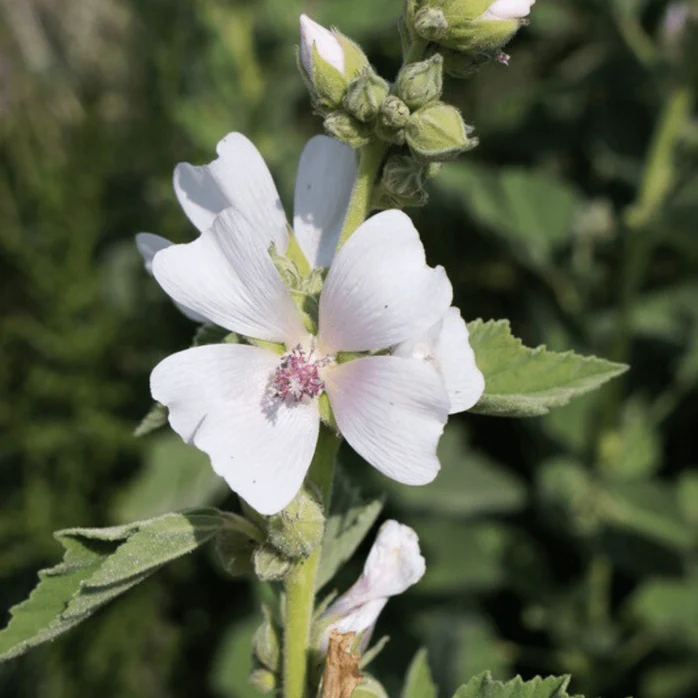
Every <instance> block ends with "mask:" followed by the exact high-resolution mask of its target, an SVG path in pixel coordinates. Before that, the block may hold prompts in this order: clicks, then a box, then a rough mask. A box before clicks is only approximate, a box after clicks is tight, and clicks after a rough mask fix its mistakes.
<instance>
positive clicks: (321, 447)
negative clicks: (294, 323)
mask: <svg viewBox="0 0 698 698" xmlns="http://www.w3.org/2000/svg"><path fill="white" fill-rule="evenodd" d="M339 443H340V437H339V436H337V434H335V433H334V432H333V431H332V430H331V429H329V428H328V427H325V426H321V427H320V436H319V438H318V443H317V448H316V449H315V456H314V457H313V462H312V464H311V466H310V479H311V480H312V482H314V483H315V485H317V486H318V487H319V488H320V491H321V492H322V498H323V503H324V505H325V511H329V505H330V496H331V494H332V479H333V474H334V462H335V457H336V455H337V449H338V448H339ZM321 548H322V546H319V547H318V549H317V550H315V552H313V553H312V554H311V555H310V557H308V558H307V559H306V560H304V561H303V562H301V563H300V564H298V565H296V567H295V568H294V569H293V571H292V572H291V573H290V574H289V576H288V577H287V578H286V583H285V585H286V623H285V629H284V648H283V672H284V698H304V696H305V692H306V674H307V665H308V644H309V640H310V625H311V622H312V618H313V609H314V607H315V578H316V577H317V571H318V566H319V564H320V552H321Z"/></svg>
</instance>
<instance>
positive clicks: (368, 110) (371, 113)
mask: <svg viewBox="0 0 698 698" xmlns="http://www.w3.org/2000/svg"><path fill="white" fill-rule="evenodd" d="M388 90H389V87H388V83H387V82H386V81H385V80H383V78H381V77H380V76H379V75H376V73H374V72H373V70H371V69H370V68H368V69H366V70H364V71H363V72H362V73H361V75H359V76H358V77H356V78H355V79H354V80H352V81H351V83H350V84H349V86H348V87H347V92H346V94H345V95H344V100H343V102H342V103H343V105H344V108H345V109H346V110H347V111H348V112H349V113H350V114H351V115H352V116H354V117H356V118H357V119H358V120H359V121H363V122H364V123H366V122H369V121H373V120H374V119H375V118H376V116H377V115H378V110H379V109H380V106H381V104H383V100H385V98H386V97H387V96H388Z"/></svg>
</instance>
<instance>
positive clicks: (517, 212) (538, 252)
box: [437, 162, 582, 269]
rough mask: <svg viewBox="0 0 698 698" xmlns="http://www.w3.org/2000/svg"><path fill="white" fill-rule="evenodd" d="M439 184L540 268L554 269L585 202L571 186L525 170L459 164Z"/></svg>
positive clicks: (521, 257)
mask: <svg viewBox="0 0 698 698" xmlns="http://www.w3.org/2000/svg"><path fill="white" fill-rule="evenodd" d="M437 184H438V186H440V187H441V188H442V189H445V190H446V191H448V192H451V193H454V194H456V195H457V196H458V198H459V200H461V201H463V202H464V203H465V208H466V210H467V212H468V213H469V214H470V215H471V216H473V217H474V218H475V219H476V220H478V221H479V222H480V223H482V224H483V225H485V226H487V227H488V228H489V229H490V230H492V231H493V232H494V233H496V234H497V235H498V236H499V237H500V238H501V239H502V240H503V241H505V242H506V243H508V244H509V245H510V246H511V249H512V252H513V253H514V254H515V255H516V256H517V257H518V258H519V260H520V261H521V262H523V263H524V264H526V265H527V266H529V267H532V268H536V269H540V268H544V267H547V266H548V265H550V263H551V261H552V256H553V253H554V252H555V250H556V249H558V248H560V247H562V246H563V245H564V244H565V243H566V242H567V241H568V240H569V239H570V232H571V228H572V223H573V219H574V215H575V212H576V211H577V209H578V207H579V206H580V204H581V202H582V198H581V197H580V195H579V194H578V193H577V191H576V190H575V189H574V188H572V187H571V186H570V185H569V184H567V183H566V182H564V181H562V180H560V179H557V178H556V177H552V176H550V175H548V174H545V173H542V172H531V171H528V170H522V169H519V168H499V169H496V170H495V169H488V168H485V167H482V166H480V165H474V164H467V163H460V162H459V163H458V164H454V165H452V166H446V167H445V168H444V171H443V172H442V173H441V176H440V177H439V179H438V180H437Z"/></svg>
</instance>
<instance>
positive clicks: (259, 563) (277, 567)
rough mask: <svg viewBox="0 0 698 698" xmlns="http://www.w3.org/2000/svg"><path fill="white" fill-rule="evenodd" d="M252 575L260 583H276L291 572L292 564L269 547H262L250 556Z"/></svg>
mask: <svg viewBox="0 0 698 698" xmlns="http://www.w3.org/2000/svg"><path fill="white" fill-rule="evenodd" d="M252 562H253V564H254V573H255V575H256V576H257V578H258V579H259V581H260V582H278V581H280V580H282V579H283V578H284V577H285V576H286V575H287V574H288V573H289V571H290V570H291V567H292V566H293V563H292V561H291V560H289V559H288V558H287V557H284V556H283V555H281V554H280V553H279V551H278V550H277V549H276V548H274V547H273V546H271V545H263V546H261V547H259V548H257V549H256V550H255V551H254V555H253V556H252Z"/></svg>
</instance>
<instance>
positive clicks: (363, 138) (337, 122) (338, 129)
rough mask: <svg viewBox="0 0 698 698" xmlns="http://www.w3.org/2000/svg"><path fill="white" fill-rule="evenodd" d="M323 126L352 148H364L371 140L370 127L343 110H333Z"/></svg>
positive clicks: (330, 133) (334, 136)
mask: <svg viewBox="0 0 698 698" xmlns="http://www.w3.org/2000/svg"><path fill="white" fill-rule="evenodd" d="M323 126H324V127H325V131H327V133H328V134H329V135H330V136H332V137H333V138H336V139H337V140H338V141H341V142H342V143H346V144H347V145H349V146H351V147H352V148H363V147H364V146H365V145H368V143H370V141H371V131H370V129H369V128H368V127H367V126H366V125H365V124H362V123H361V122H360V121H358V120H357V119H355V118H354V117H353V116H350V115H349V114H347V113H345V112H343V111H335V112H332V113H331V114H330V115H329V116H328V117H327V118H326V119H325V121H324V122H323Z"/></svg>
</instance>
